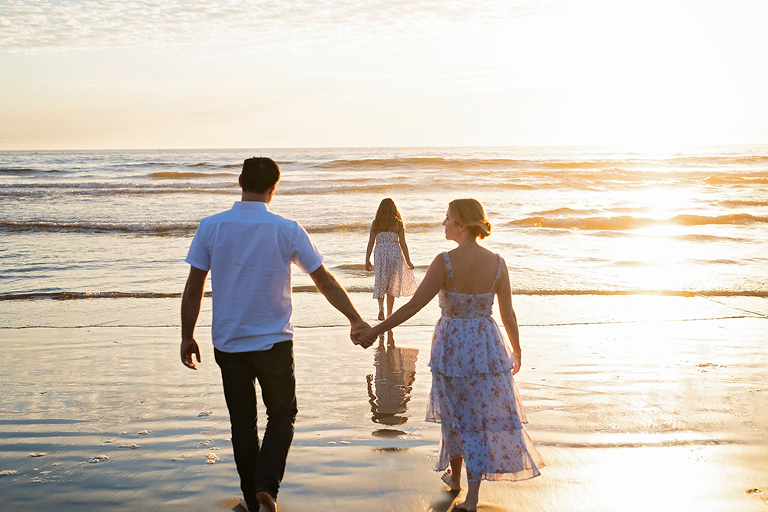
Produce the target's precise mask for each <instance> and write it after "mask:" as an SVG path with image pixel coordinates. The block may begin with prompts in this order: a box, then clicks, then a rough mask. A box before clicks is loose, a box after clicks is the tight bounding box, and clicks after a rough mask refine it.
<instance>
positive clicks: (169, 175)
mask: <svg viewBox="0 0 768 512" xmlns="http://www.w3.org/2000/svg"><path fill="white" fill-rule="evenodd" d="M147 176H148V177H150V178H152V179H156V180H186V179H194V178H230V177H232V176H236V174H233V173H222V172H216V173H214V172H192V171H162V172H152V173H149V174H147Z"/></svg>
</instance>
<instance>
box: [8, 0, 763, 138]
mask: <svg viewBox="0 0 768 512" xmlns="http://www.w3.org/2000/svg"><path fill="white" fill-rule="evenodd" d="M766 26H768V2H767V1H765V0H757V1H752V0H728V1H717V2H710V1H708V0H700V1H696V0H686V1H681V0H664V1H656V0H645V1H642V2H639V1H638V2H635V1H625V0H621V1H616V0H605V1H603V0H573V1H547V0H542V1H518V0H483V1H482V2H478V1H477V0H468V1H465V0H390V1H385V0H269V1H236V0H223V1H217V2H211V1H203V0H70V1H56V0H49V1H34V2H33V1H19V0H11V1H4V0H0V150H16V149H25V150H37V149H131V148H137V149H138V148H146V149H152V148H246V147H247V148H255V147H261V148H267V147H272V148H275V147H389V146H395V147H412V146H518V145H598V146H606V145H614V146H615V145H620V146H624V147H632V148H640V149H642V148H644V147H648V148H654V149H656V148H665V147H673V146H675V145H691V144H695V145H709V144H763V143H768V65H766V62H768V30H766V29H765V27H766Z"/></svg>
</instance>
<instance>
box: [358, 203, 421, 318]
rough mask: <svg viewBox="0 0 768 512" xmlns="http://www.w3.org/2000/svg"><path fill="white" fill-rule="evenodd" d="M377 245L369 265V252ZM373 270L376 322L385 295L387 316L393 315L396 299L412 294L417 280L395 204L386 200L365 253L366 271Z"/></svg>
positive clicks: (375, 220) (382, 316)
mask: <svg viewBox="0 0 768 512" xmlns="http://www.w3.org/2000/svg"><path fill="white" fill-rule="evenodd" d="M374 244H375V245H376V250H375V252H374V255H373V262H374V265H371V251H373V246H374ZM371 269H375V270H376V277H375V280H374V284H373V298H374V299H378V301H379V320H384V296H385V295H386V297H387V316H389V315H391V314H392V308H393V307H394V305H395V297H401V296H406V295H413V292H414V291H415V290H416V279H415V278H414V277H413V263H411V258H410V256H409V254H408V245H406V243H405V227H404V225H403V218H402V217H401V216H400V212H399V211H397V206H395V202H394V201H393V200H392V199H390V198H386V199H383V200H382V201H381V203H380V204H379V209H378V210H377V211H376V217H375V218H374V219H373V223H372V224H371V235H370V237H368V248H367V249H366V251H365V270H368V271H370V270H371Z"/></svg>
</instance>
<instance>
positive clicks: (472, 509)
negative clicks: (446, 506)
mask: <svg viewBox="0 0 768 512" xmlns="http://www.w3.org/2000/svg"><path fill="white" fill-rule="evenodd" d="M453 508H455V509H456V510H467V511H468V512H477V503H475V504H474V505H472V504H471V503H467V502H466V501H465V502H464V503H457V504H455V505H454V506H453Z"/></svg>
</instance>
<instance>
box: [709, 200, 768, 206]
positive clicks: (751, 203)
mask: <svg viewBox="0 0 768 512" xmlns="http://www.w3.org/2000/svg"><path fill="white" fill-rule="evenodd" d="M717 204H719V205H721V206H729V207H739V206H757V207H759V206H768V201H761V200H757V199H730V200H729V199H726V200H723V201H718V202H717Z"/></svg>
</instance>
